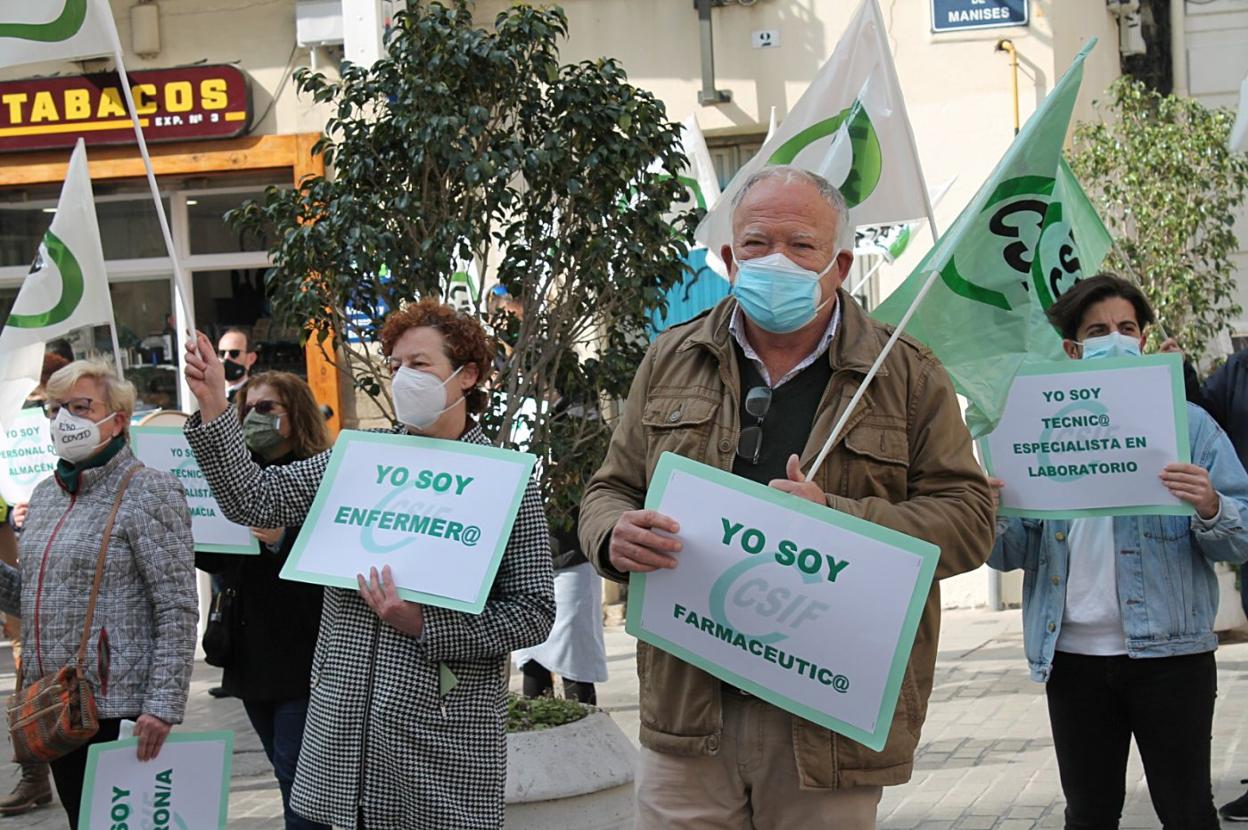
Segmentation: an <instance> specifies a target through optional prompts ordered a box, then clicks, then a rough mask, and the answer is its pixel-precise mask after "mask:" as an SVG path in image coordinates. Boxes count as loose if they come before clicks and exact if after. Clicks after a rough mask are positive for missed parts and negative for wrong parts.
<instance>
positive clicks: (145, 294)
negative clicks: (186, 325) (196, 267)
mask: <svg viewBox="0 0 1248 830" xmlns="http://www.w3.org/2000/svg"><path fill="white" fill-rule="evenodd" d="M108 291H109V294H110V295H111V296H112V298H113V317H114V319H115V320H116V321H117V342H118V343H119V344H120V346H121V365H122V367H123V369H124V371H125V374H126V380H128V381H130V382H131V383H133V384H134V388H135V390H136V391H137V392H138V401H137V403H136V405H135V409H136V411H139V412H142V411H146V410H149V409H177V408H178V368H179V367H178V354H177V345H176V343H177V338H176V337H174V328H173V320H172V319H171V314H170V311H171V309H172V308H173V295H172V290H171V288H170V278H169V277H161V278H158V279H147V280H137V281H133V282H114V283H111V284H110V285H109V286H108ZM101 333H102V334H103V342H100V341H101V336H100V335H101ZM95 339H96V346H97V348H99V349H100V350H102V351H111V349H112V344H111V343H110V342H109V341H110V338H109V334H108V327H107V326H101V327H99V328H97V329H96V335H95Z"/></svg>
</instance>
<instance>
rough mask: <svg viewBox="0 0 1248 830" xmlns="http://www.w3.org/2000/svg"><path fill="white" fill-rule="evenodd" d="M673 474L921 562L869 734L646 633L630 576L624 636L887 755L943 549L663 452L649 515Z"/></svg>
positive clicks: (641, 598) (634, 577) (641, 595)
mask: <svg viewBox="0 0 1248 830" xmlns="http://www.w3.org/2000/svg"><path fill="white" fill-rule="evenodd" d="M675 472H683V473H687V474H688V475H691V476H695V477H697V478H700V479H703V480H704V481H709V482H711V483H712V484H717V485H720V486H722V487H727V488H729V489H732V490H736V491H737V492H740V493H744V494H745V495H747V496H751V497H753V498H756V499H758V500H760V501H765V502H769V503H771V504H774V505H776V506H778V507H783V508H785V509H788V510H792V511H795V512H798V513H802V514H804V515H806V516H809V517H810V518H813V519H818V520H819V521H821V522H825V523H826V524H829V525H832V526H833V527H835V528H837V529H839V530H845V531H848V532H850V533H856V534H858V535H859V536H865V537H867V538H868V539H872V540H874V541H876V542H882V543H883V544H886V545H889V546H891V547H894V548H900V549H901V550H903V551H906V552H907V553H912V554H914V555H915V556H917V557H918V558H919V560H920V564H919V573H918V576H917V577H916V579H915V583H914V591H913V592H912V593H911V595H910V601H909V603H908V605H907V609H906V617H905V620H903V622H902V625H901V631H900V633H899V635H898V639H897V648H896V649H895V650H894V651H893V659H892V663H891V664H890V666H889V672H888V680H887V682H886V683H885V684H884V693H883V695H882V697H881V698H880V709H879V712H878V713H877V715H876V721H875V730H874V731H870V732H869V731H867V730H865V729H862V728H860V727H857V726H854V725H853V724H849V723H846V722H844V721H842V720H840V719H839V718H835V717H832V716H831V715H828V714H825V713H823V712H820V711H817V710H815V709H812V708H810V707H809V706H807V705H806V704H804V703H799V702H797V701H795V700H792V699H791V698H788V697H786V696H785V695H782V694H779V693H777V692H773V691H771V690H770V689H768V688H766V687H765V686H761V685H759V684H758V683H756V682H754V681H753V680H749V679H747V678H745V677H742V676H740V675H738V674H736V673H734V672H731V671H729V670H727V669H725V668H723V667H721V666H719V665H717V664H715V663H713V662H711V661H710V660H709V659H707V658H705V657H702V656H700V655H697V654H694V653H693V652H691V651H689V650H688V649H686V648H684V647H683V646H679V645H676V644H675V643H672V642H671V641H669V640H667V639H665V638H663V637H661V636H659V635H657V634H654V633H652V632H651V631H649V630H647V629H645V628H642V625H641V613H642V607H643V605H644V603H645V595H646V575H645V574H644V573H637V572H633V573H630V574H629V581H628V613H627V615H626V617H625V624H624V630H625V631H627V632H628V633H629V634H631V635H633V636H634V637H636V638H637V639H638V640H644V641H645V642H647V643H650V644H651V645H653V646H657V647H659V648H661V649H663V650H664V651H666V652H669V653H671V654H674V655H676V656H677V657H679V658H680V659H681V660H684V661H685V662H686V663H690V664H691V665H694V666H697V667H698V668H700V669H702V670H703V671H705V672H707V673H709V674H712V675H714V676H715V677H717V678H719V679H720V680H724V681H727V682H729V683H731V684H733V685H734V686H736V687H737V688H739V689H744V690H745V691H747V692H749V693H750V694H752V695H754V696H756V697H759V698H761V699H763V700H765V701H767V702H768V703H772V704H774V705H776V706H779V707H780V708H781V709H784V710H786V711H788V712H791V713H793V714H794V715H797V716H798V717H800V718H804V719H806V720H808V721H811V722H812V723H817V724H819V725H820V726H823V727H825V728H827V729H831V730H832V731H833V732H837V733H839V734H841V735H844V736H845V737H847V738H850V739H852V740H855V741H857V742H858V743H860V744H863V745H864V746H866V747H868V748H869V749H873V750H875V751H877V752H878V751H880V750H881V749H883V748H884V744H885V743H886V742H887V741H888V732H889V729H890V728H891V727H892V723H893V713H894V710H895V709H896V707H897V697H898V695H899V694H900V693H901V683H902V680H903V679H904V677H905V674H906V664H907V663H908V662H909V660H910V649H911V647H912V646H913V645H914V636H915V633H916V632H917V631H918V628H919V620H920V619H921V618H922V616H923V608H924V606H925V605H926V603H927V595H928V593H929V592H930V591H931V586H932V578H933V577H934V576H935V575H936V564H937V563H938V562H939V561H940V548H938V547H936V546H935V545H933V544H931V543H930V542H924V541H923V540H921V539H916V538H914V537H913V536H907V535H906V534H904V533H900V532H898V531H896V530H892V529H891V528H887V527H882V526H880V525H877V524H873V523H872V522H868V521H866V520H865V519H860V518H858V517H857V516H851V515H849V514H847V513H842V512H840V511H837V510H833V509H831V508H827V507H821V506H819V505H817V504H815V503H813V502H810V501H807V500H806V499H803V498H800V497H796V496H792V495H789V494H787V493H782V492H780V491H779V490H775V489H772V488H770V487H765V486H763V485H762V484H757V483H755V482H753V481H750V480H749V479H744V478H741V477H740V476H735V475H732V474H731V473H727V472H725V471H723V470H720V469H717V468H715V467H710V466H707V465H706V464H700V463H698V462H697V461H693V460H691V459H688V458H684V457H683V456H679V455H676V454H674V453H670V452H665V453H663V455H662V456H660V457H659V463H658V465H657V466H656V467H655V469H654V476H653V478H652V479H651V481H650V489H649V490H648V491H647V493H646V509H648V510H657V509H658V506H659V505H660V504H661V503H662V501H663V495H664V494H665V493H666V492H667V486H668V484H669V483H670V482H671V479H672V474H673V473H675Z"/></svg>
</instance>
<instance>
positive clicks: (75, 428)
mask: <svg viewBox="0 0 1248 830" xmlns="http://www.w3.org/2000/svg"><path fill="white" fill-rule="evenodd" d="M114 414H116V413H114ZM112 417H113V415H106V416H104V417H103V418H101V419H100V420H98V421H91V420H89V419H87V418H79V417H78V416H77V415H73V414H71V413H70V411H69V409H68V408H62V409H61V411H60V412H58V413H57V414H56V418H55V419H53V421H52V424H51V430H52V445H53V447H55V449H56V454H57V455H58V456H60V457H61V458H63V459H65V460H66V461H68V462H69V463H70V464H81V463H82V462H83V461H86V460H87V459H88V458H90V457H91V456H93V455H95V451H96V450H98V449H99V448H100V444H101V443H103V442H102V441H101V440H100V424H102V423H104V422H105V421H107V420H109V419H110V418H112Z"/></svg>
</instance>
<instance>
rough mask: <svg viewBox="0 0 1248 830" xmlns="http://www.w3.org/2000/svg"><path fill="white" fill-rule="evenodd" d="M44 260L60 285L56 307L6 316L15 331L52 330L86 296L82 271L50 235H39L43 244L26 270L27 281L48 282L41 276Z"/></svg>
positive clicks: (62, 245)
mask: <svg viewBox="0 0 1248 830" xmlns="http://www.w3.org/2000/svg"><path fill="white" fill-rule="evenodd" d="M45 253H46V256H45ZM48 260H51V263H52V266H53V267H55V268H56V273H57V275H58V276H59V278H60V281H61V296H60V299H59V300H57V302H56V305H54V306H52V307H51V308H49V309H48V310H46V311H41V312H38V313H35V314H18V313H13V314H10V315H9V320H8V325H10V326H13V327H14V328H19V329H39V328H45V327H47V326H54V325H56V324H57V323H63V322H65V321H66V320H68V319H69V318H70V317H71V316H72V315H73V313H74V311H75V310H77V308H78V305H79V303H81V302H82V297H83V295H84V294H85V293H86V282H85V281H84V280H83V277H82V268H81V267H80V266H79V265H78V260H77V259H76V258H75V257H74V252H73V251H71V250H70V249H69V247H68V246H67V245H66V244H65V243H64V242H62V241H61V240H60V239H59V238H58V237H57V236H56V234H54V233H52V231H48V232H47V233H45V234H44V235H43V244H42V245H41V246H40V247H39V253H38V254H36V255H35V261H34V263H33V264H31V266H30V273H29V274H28V275H27V278H28V279H29V278H32V277H33V278H43V279H50V278H51V277H50V275H47V274H45V270H46V268H47V266H48Z"/></svg>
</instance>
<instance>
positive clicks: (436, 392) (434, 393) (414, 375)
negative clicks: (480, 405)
mask: <svg viewBox="0 0 1248 830" xmlns="http://www.w3.org/2000/svg"><path fill="white" fill-rule="evenodd" d="M462 368H463V367H462V366H461V367H459V369H456V370H455V371H454V372H452V373H451V377H448V378H447V379H446V380H440V379H439V378H438V376H437V375H434V374H431V373H430V372H422V371H421V370H419V369H409V368H408V367H406V366H402V367H400V368H399V370H398V371H396V372H395V373H394V378H393V379H391V381H390V395H391V396H392V397H393V398H394V415H395V417H396V418H398V419H399V421H400V422H401V423H404V424H406V425H407V426H409V427H412V428H414V429H427V428H428V427H430V426H432V425H433V423H434V422H435V421H437V420H438V417H439V416H441V415H442V413H443V412H446V411H447V410H448V409H450V408H451V407H452V406H455V405H457V404H459V403H460V402H461V401H463V398H459V399H458V400H456V401H455V403H453V404H450V405H449V406H448V405H447V403H446V391H445V389H446V385H447V384H448V383H450V382H451V378H453V377H455V376H456V375H458V374H459V371H460V369H462Z"/></svg>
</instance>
